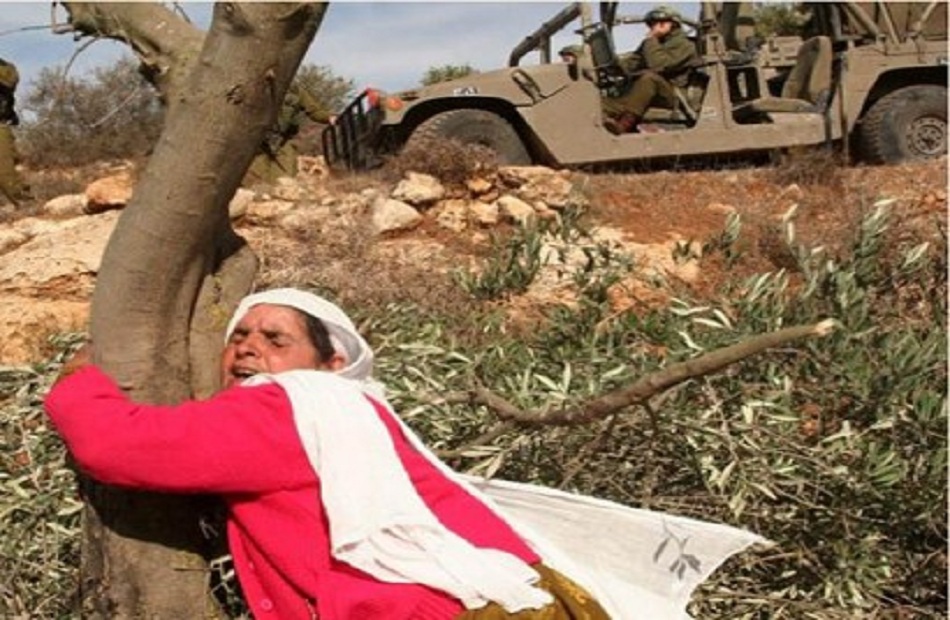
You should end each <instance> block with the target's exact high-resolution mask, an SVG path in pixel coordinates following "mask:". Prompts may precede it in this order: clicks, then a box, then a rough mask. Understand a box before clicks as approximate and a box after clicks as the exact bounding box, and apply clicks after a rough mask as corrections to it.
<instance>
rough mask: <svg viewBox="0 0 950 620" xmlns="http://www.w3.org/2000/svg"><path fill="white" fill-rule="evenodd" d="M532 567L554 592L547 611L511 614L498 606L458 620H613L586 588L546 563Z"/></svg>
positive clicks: (494, 605) (470, 610)
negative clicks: (552, 600)
mask: <svg viewBox="0 0 950 620" xmlns="http://www.w3.org/2000/svg"><path fill="white" fill-rule="evenodd" d="M532 568H534V570H536V571H538V574H539V575H541V581H540V582H539V583H538V585H539V586H540V587H541V588H543V589H544V590H547V591H548V592H550V593H551V595H552V596H553V597H554V602H553V603H551V604H550V605H548V606H547V607H545V608H543V609H529V610H527V611H519V612H518V613H514V614H511V613H508V612H506V611H505V610H504V609H502V608H501V607H500V606H499V605H498V604H497V603H491V604H490V605H486V606H484V607H482V608H480V609H469V610H467V611H465V612H464V613H463V614H462V615H460V616H458V617H457V618H456V620H503V619H515V620H610V616H608V615H607V612H606V611H604V609H603V608H602V607H601V606H600V603H598V602H597V601H595V600H594V597H592V596H591V595H590V594H589V593H588V592H587V591H586V590H585V589H584V588H582V587H580V586H579V585H577V584H576V583H574V582H573V581H571V580H570V579H568V578H567V577H565V576H564V575H562V574H561V573H559V572H557V571H556V570H553V569H551V568H548V567H547V566H545V565H544V564H535V565H534V566H533V567H532Z"/></svg>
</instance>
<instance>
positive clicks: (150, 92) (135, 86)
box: [20, 59, 164, 167]
mask: <svg viewBox="0 0 950 620" xmlns="http://www.w3.org/2000/svg"><path fill="white" fill-rule="evenodd" d="M22 109H23V111H24V112H26V114H24V116H25V117H27V118H25V119H24V122H23V125H22V127H21V130H20V135H21V140H22V143H21V144H22V147H21V148H22V152H23V156H24V158H25V159H26V161H27V163H29V164H30V165H31V166H34V167H41V166H78V165H83V164H88V163H92V162H97V161H102V160H109V159H123V158H128V157H136V156H141V155H144V154H146V153H148V152H149V151H150V150H151V149H152V147H154V145H155V141H156V140H157V139H158V136H159V134H160V133H161V130H162V122H163V119H164V111H163V107H162V105H161V102H160V100H159V97H158V93H157V92H156V91H155V89H154V88H153V87H152V86H151V85H150V84H149V83H148V82H147V81H146V80H145V78H144V77H143V76H142V75H141V73H140V72H139V70H138V63H136V62H134V61H133V60H131V59H122V60H119V61H118V62H116V63H115V64H113V65H111V66H109V67H104V68H99V69H96V70H95V71H93V72H92V74H91V75H90V76H89V77H88V78H81V77H70V76H66V75H64V74H63V68H62V67H53V68H44V69H43V70H42V71H41V72H40V74H39V77H38V78H37V79H36V80H35V81H34V82H33V84H32V85H31V88H30V90H28V91H27V92H26V96H25V97H24V99H23V104H22Z"/></svg>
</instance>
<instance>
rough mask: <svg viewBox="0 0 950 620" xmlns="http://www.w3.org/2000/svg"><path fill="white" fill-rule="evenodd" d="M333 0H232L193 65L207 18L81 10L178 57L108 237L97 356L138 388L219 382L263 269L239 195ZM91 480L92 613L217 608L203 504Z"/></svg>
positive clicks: (164, 60) (87, 571)
mask: <svg viewBox="0 0 950 620" xmlns="http://www.w3.org/2000/svg"><path fill="white" fill-rule="evenodd" d="M326 8H327V5H326V4H277V3H259V4H256V3H255V4H240V3H223V4H218V5H216V6H215V9H214V17H213V22H212V24H211V28H210V30H209V32H208V34H207V36H206V37H204V43H203V46H202V47H201V48H200V54H198V55H197V56H196V57H195V58H194V60H193V61H189V60H188V54H189V53H190V52H187V51H185V52H183V51H182V49H179V48H178V47H177V46H179V45H180V46H183V47H186V48H187V47H189V46H190V45H191V41H192V35H191V34H188V33H189V32H190V30H189V29H190V28H193V27H191V26H190V25H189V24H186V23H185V22H184V21H183V20H181V19H180V18H179V17H178V16H176V15H174V14H173V13H171V12H169V11H167V10H164V9H162V8H161V7H157V6H152V5H141V4H135V5H131V4H130V5H124V4H116V5H111V4H93V5H87V4H84V3H79V4H72V5H71V6H70V14H71V17H72V19H73V20H75V22H74V27H76V28H77V30H78V29H80V28H86V29H103V28H105V29H106V30H105V31H103V32H100V33H99V34H105V35H106V36H112V37H114V38H122V39H123V40H127V41H128V42H129V43H130V45H132V47H133V48H134V49H135V50H136V52H137V53H139V54H140V55H142V56H143V59H144V60H145V61H146V62H148V63H150V64H151V66H153V67H158V68H159V70H160V71H166V68H167V71H166V73H165V74H164V78H163V79H164V80H165V82H164V86H163V90H164V92H165V94H166V97H168V101H169V103H170V104H171V106H170V108H169V111H168V114H167V116H166V125H165V128H164V131H163V133H162V136H161V138H160V140H159V143H158V145H157V147H156V148H155V151H154V153H153V155H152V157H151V159H150V161H149V163H148V166H147V168H146V169H145V171H144V173H143V175H142V177H141V179H140V180H139V183H138V185H137V186H136V188H135V193H134V194H133V196H132V199H131V201H130V202H129V205H128V207H126V209H125V210H124V211H123V213H122V215H121V217H120V219H119V222H118V224H117V226H116V229H115V231H114V233H113V235H112V237H111V239H110V241H109V244H108V246H107V247H106V250H105V254H104V256H103V261H102V266H101V269H100V272H99V275H98V278H97V283H96V289H95V292H94V294H93V301H92V319H91V327H90V332H91V336H92V339H93V341H94V342H95V345H96V348H95V354H96V360H95V361H96V362H97V363H98V364H99V365H100V366H101V367H103V368H104V369H105V370H106V371H107V372H108V373H109V374H111V375H112V376H113V377H115V378H116V379H117V381H118V382H119V384H120V385H121V386H122V387H123V388H124V389H126V390H127V391H128V392H129V393H130V395H131V396H132V397H133V398H135V399H137V400H142V401H145V402H152V403H172V402H179V401H181V400H183V399H185V398H188V397H191V396H192V395H194V394H195V393H200V394H201V395H206V394H207V393H209V392H210V391H212V389H213V383H214V381H215V380H216V378H215V376H214V374H213V373H209V372H208V371H207V369H206V367H208V366H211V367H215V368H216V362H214V361H212V358H213V357H214V356H215V354H216V353H217V351H219V350H220V344H218V345H216V347H211V346H205V345H206V343H212V342H214V341H215V338H216V339H217V342H218V343H220V340H221V337H222V333H223V328H224V321H225V320H226V318H227V313H228V312H229V311H230V309H231V308H233V305H234V302H235V300H236V298H237V297H240V296H241V295H243V294H244V293H246V292H247V290H248V289H249V288H250V284H251V281H252V279H253V276H254V271H255V269H256V263H255V260H254V258H253V257H252V255H251V254H250V252H249V250H248V248H247V246H246V245H245V244H244V243H243V241H242V240H241V239H240V238H239V237H238V236H237V234H236V233H235V232H234V231H233V229H232V228H231V225H230V221H229V218H228V203H229V201H230V199H231V197H232V196H233V194H234V192H235V190H236V189H237V187H238V185H239V183H240V181H241V178H242V177H243V175H244V173H245V171H246V169H247V167H248V165H249V163H250V161H251V159H252V158H253V156H254V154H255V153H256V151H257V148H258V145H259V144H260V142H261V139H262V137H263V134H264V132H265V130H266V129H267V128H268V127H269V126H270V125H271V124H272V123H273V122H274V119H275V114H276V110H277V107H278V104H279V102H281V101H282V100H283V97H284V93H285V92H286V90H287V87H288V85H289V84H290V81H291V79H292V77H293V75H294V73H295V72H296V70H297V67H298V66H299V64H300V61H301V59H302V58H303V55H304V53H305V52H306V50H307V48H308V47H309V45H310V42H311V41H312V39H313V37H314V35H315V34H316V32H317V30H318V28H319V25H320V22H321V20H322V18H323V15H324V13H325V11H326ZM159 17H160V18H161V20H164V21H162V22H161V23H159V22H158V21H156V20H157V19H158V18H159ZM90 24H91V25H90ZM104 24H105V26H104ZM182 24H184V26H183V25H182ZM117 33H121V36H120V35H119V34H117ZM169 33H173V34H174V35H175V36H171V35H170V34H169ZM179 35H180V36H179ZM173 39H174V40H173ZM188 66H192V67H193V69H191V70H190V71H188V70H186V69H183V68H182V67H188ZM174 67H178V68H177V69H176V68H174ZM206 349H207V350H206ZM199 367H201V368H202V372H198V368H199ZM193 375H194V376H197V377H199V380H198V381H197V384H196V383H195V381H194V378H193ZM86 486H87V488H86V489H85V495H86V499H87V511H86V520H85V524H84V529H85V541H84V543H85V544H84V556H83V564H82V570H81V576H82V584H81V588H82V594H83V600H84V614H83V616H84V617H102V618H204V617H209V615H214V613H215V612H214V608H215V606H214V605H213V603H212V601H211V598H210V597H209V596H208V593H207V582H208V571H207V568H206V561H205V560H206V557H205V556H206V555H207V549H208V544H207V541H206V540H205V539H204V537H203V536H202V533H201V528H200V527H199V518H200V515H201V511H202V510H203V509H204V501H203V500H200V499H198V498H190V497H180V496H179V497H174V496H166V495H160V494H153V493H144V492H129V491H124V490H118V489H114V488H109V487H105V486H102V485H98V484H94V483H87V485H86Z"/></svg>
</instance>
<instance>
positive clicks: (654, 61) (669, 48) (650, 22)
mask: <svg viewBox="0 0 950 620" xmlns="http://www.w3.org/2000/svg"><path fill="white" fill-rule="evenodd" d="M643 21H644V23H645V24H646V25H647V27H648V28H649V29H650V30H649V32H648V33H647V36H646V37H645V38H644V39H643V42H642V43H641V44H640V47H639V48H638V49H637V51H636V52H634V53H632V54H626V55H625V56H622V57H621V64H622V65H623V69H624V71H625V72H626V73H627V74H628V75H631V77H633V78H634V79H633V82H632V84H631V85H630V86H629V87H628V88H627V89H626V91H624V92H622V93H620V94H619V95H618V96H616V97H606V98H605V99H604V102H603V109H604V116H605V119H604V127H606V128H607V129H608V130H609V131H610V132H611V133H615V134H623V133H629V132H632V131H636V129H637V125H638V124H639V123H640V120H641V119H642V118H643V113H644V112H646V110H647V108H649V107H650V106H658V107H665V108H671V109H672V108H674V107H675V106H676V90H675V88H676V87H677V86H686V82H687V79H688V73H689V71H690V69H691V68H692V67H693V66H694V65H695V63H696V61H698V60H699V53H698V52H697V50H696V45H695V43H693V42H692V41H691V40H690V39H689V38H688V37H687V36H686V33H685V32H684V31H683V28H682V24H683V18H682V17H681V16H680V14H679V13H678V12H677V11H675V10H673V9H671V8H669V7H666V6H659V7H656V8H655V9H652V10H651V11H650V12H648V13H647V14H646V16H645V17H644V20H643Z"/></svg>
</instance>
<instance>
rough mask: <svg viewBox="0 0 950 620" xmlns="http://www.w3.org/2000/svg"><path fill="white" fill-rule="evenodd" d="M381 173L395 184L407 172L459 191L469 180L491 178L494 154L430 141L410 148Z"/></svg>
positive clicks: (396, 157)
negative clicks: (487, 176)
mask: <svg viewBox="0 0 950 620" xmlns="http://www.w3.org/2000/svg"><path fill="white" fill-rule="evenodd" d="M384 169H385V170H386V171H388V173H389V175H390V178H391V179H397V180H398V179H400V178H402V177H403V176H405V174H406V173H407V172H421V173H423V174H430V175H432V176H434V177H436V178H437V179H439V180H440V181H442V183H443V184H445V185H446V186H449V187H459V186H463V185H464V184H465V181H467V180H468V179H471V178H472V177H477V176H486V175H490V174H493V173H494V172H495V171H496V170H497V169H498V162H497V160H496V157H495V153H494V152H493V151H491V150H490V149H487V148H485V147H482V146H477V145H471V144H462V143H461V142H458V141H456V140H448V139H437V138H433V139H430V140H426V141H424V142H418V143H414V144H411V145H409V146H408V147H406V148H405V149H403V150H402V151H401V152H400V153H399V154H398V155H396V156H394V157H392V158H391V159H389V160H388V161H387V162H386V165H385V168H384Z"/></svg>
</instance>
